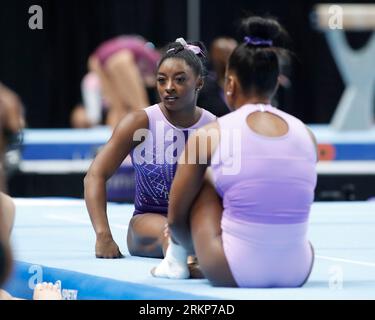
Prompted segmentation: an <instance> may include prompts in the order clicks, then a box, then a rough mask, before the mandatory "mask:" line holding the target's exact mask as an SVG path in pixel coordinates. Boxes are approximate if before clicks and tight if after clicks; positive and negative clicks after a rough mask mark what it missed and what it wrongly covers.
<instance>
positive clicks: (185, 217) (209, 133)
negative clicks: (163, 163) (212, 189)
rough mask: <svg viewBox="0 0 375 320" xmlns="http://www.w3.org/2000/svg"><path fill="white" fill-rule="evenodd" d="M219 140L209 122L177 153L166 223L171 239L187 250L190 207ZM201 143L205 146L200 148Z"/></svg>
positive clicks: (188, 249) (189, 237) (188, 247)
mask: <svg viewBox="0 0 375 320" xmlns="http://www.w3.org/2000/svg"><path fill="white" fill-rule="evenodd" d="M219 139H220V132H219V124H218V123H217V122H212V123H210V124H208V125H206V126H204V127H202V128H201V129H200V130H198V131H197V132H196V133H194V134H193V135H191V137H190V138H189V140H188V142H187V144H186V146H185V150H184V152H183V153H182V154H181V156H180V159H179V163H178V167H177V171H176V175H175V177H174V179H173V183H172V186H171V192H170V195H169V206H168V226H169V229H170V231H171V238H172V241H174V242H177V243H178V244H180V245H182V246H183V247H184V248H185V249H186V250H187V251H188V252H189V253H192V252H193V248H192V243H191V234H190V229H189V225H190V222H189V218H190V208H191V207H192V205H193V202H194V199H195V198H196V196H197V195H198V193H199V191H200V189H201V186H202V182H203V180H204V177H205V174H206V169H207V167H208V166H209V164H210V161H211V156H212V154H213V153H214V152H215V150H216V148H217V145H218V143H219ZM202 145H205V146H206V148H200V146H202ZM202 150H203V151H202ZM189 155H190V156H189Z"/></svg>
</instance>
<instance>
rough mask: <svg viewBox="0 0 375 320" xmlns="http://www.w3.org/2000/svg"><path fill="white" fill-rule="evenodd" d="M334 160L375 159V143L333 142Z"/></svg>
mask: <svg viewBox="0 0 375 320" xmlns="http://www.w3.org/2000/svg"><path fill="white" fill-rule="evenodd" d="M334 147H335V149H336V157H335V159H334V160H375V144H370V143H369V144H354V143H353V144H334Z"/></svg>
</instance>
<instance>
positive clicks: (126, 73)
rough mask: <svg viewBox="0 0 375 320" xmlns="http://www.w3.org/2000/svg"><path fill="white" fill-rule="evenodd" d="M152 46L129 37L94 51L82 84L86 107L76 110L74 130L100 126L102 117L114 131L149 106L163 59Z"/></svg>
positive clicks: (121, 37) (136, 38) (110, 41)
mask: <svg viewBox="0 0 375 320" xmlns="http://www.w3.org/2000/svg"><path fill="white" fill-rule="evenodd" d="M152 46H153V45H152V44H151V43H150V42H146V40H145V39H143V38H142V37H140V36H130V35H127V36H118V37H115V38H112V39H109V40H107V41H105V42H103V43H102V44H101V45H100V46H99V47H98V48H97V49H96V50H95V51H94V53H93V54H92V55H91V56H90V57H89V60H88V67H89V70H90V72H89V73H88V74H87V75H86V76H85V77H84V78H83V81H82V84H81V91H82V97H83V102H84V105H83V106H82V105H78V106H77V107H75V108H74V109H73V112H72V114H71V125H72V127H74V128H87V127H91V126H94V125H97V124H99V122H100V121H102V114H101V113H103V114H105V117H104V118H105V119H104V124H106V125H109V126H111V127H115V126H116V125H117V124H118V122H119V121H120V120H121V119H122V118H123V116H125V115H126V114H127V113H129V112H131V111H135V110H139V109H143V108H145V107H146V106H148V105H150V104H149V96H150V95H149V94H148V89H149V88H150V89H151V88H152V89H153V88H154V87H155V71H156V66H157V62H158V60H159V59H160V54H159V52H158V51H157V50H156V49H155V48H153V47H152ZM103 107H104V108H103ZM93 113H94V115H93ZM95 113H99V115H95Z"/></svg>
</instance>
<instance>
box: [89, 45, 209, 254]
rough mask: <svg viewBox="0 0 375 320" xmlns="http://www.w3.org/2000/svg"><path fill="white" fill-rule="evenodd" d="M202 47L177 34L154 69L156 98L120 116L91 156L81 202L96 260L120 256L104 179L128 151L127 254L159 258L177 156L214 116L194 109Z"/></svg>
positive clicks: (164, 244) (165, 240)
mask: <svg viewBox="0 0 375 320" xmlns="http://www.w3.org/2000/svg"><path fill="white" fill-rule="evenodd" d="M205 56H206V50H205V48H204V45H203V44H201V43H189V44H188V43H186V42H185V40H184V39H182V38H179V39H177V40H176V42H174V43H171V44H170V45H169V46H168V47H167V49H166V51H165V53H164V55H163V56H162V58H161V60H160V62H159V64H158V67H157V90H158V93H159V95H160V99H161V102H160V103H159V104H155V105H152V106H150V107H147V108H145V109H143V110H138V111H134V112H132V113H130V114H128V115H127V116H125V117H124V118H123V119H122V120H121V121H120V123H119V125H118V126H117V127H116V128H115V130H114V132H113V134H112V137H111V138H110V140H109V141H108V143H107V144H106V145H105V146H104V147H103V149H102V150H101V152H100V153H99V154H98V155H97V156H96V158H95V160H94V161H93V163H92V165H91V167H90V168H89V171H88V173H87V175H86V177H85V179H84V186H85V201H86V205H87V209H88V212H89V215H90V218H91V222H92V224H93V227H94V230H95V233H96V245H95V253H96V257H97V258H120V257H122V254H121V252H120V250H119V247H118V245H117V244H116V242H115V241H114V240H113V237H112V234H111V230H110V226H109V222H108V218H107V212H106V188H105V186H106V181H107V180H108V179H109V178H110V177H111V175H112V174H113V173H114V172H115V171H116V169H117V168H118V167H119V166H120V164H121V163H122V162H123V160H124V159H125V157H126V156H127V155H128V154H130V156H131V158H132V163H133V165H134V169H135V178H136V187H135V201H134V202H135V211H134V215H133V217H132V219H131V220H130V223H129V228H128V233H127V245H128V249H129V252H130V254H131V255H135V256H142V257H154V258H162V257H163V256H164V252H165V249H166V248H167V246H168V237H167V234H168V232H167V230H165V229H166V224H167V212H168V201H169V190H170V186H171V184H172V179H173V177H174V175H175V170H176V167H177V161H178V157H179V156H180V155H181V152H182V151H183V148H184V146H185V143H186V141H187V138H188V136H189V135H190V134H191V133H192V131H194V129H196V128H199V127H202V126H204V125H206V124H208V123H210V122H212V121H214V120H215V119H216V117H215V116H214V115H213V114H211V113H210V112H208V111H206V110H204V109H202V108H200V107H197V106H196V101H197V96H198V93H199V90H200V89H201V88H202V86H203V76H204V70H205V69H204V62H205Z"/></svg>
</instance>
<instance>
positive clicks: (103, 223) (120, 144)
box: [84, 110, 148, 259]
mask: <svg viewBox="0 0 375 320" xmlns="http://www.w3.org/2000/svg"><path fill="white" fill-rule="evenodd" d="M138 129H148V117H147V114H146V112H145V111H143V110H139V111H135V112H132V113H130V114H128V115H127V116H125V117H124V118H123V119H122V120H121V122H120V123H119V124H118V126H117V127H116V128H115V130H114V132H113V134H112V137H111V139H110V140H109V141H108V142H107V144H106V145H105V146H104V148H103V149H102V150H101V151H100V153H99V154H98V155H97V156H96V158H95V160H94V161H93V163H92V164H91V166H90V169H89V171H88V173H87V175H86V177H85V179H84V186H85V201H86V206H87V210H88V212H89V215H90V219H91V222H92V225H93V227H94V230H95V233H96V245H95V254H96V257H97V258H109V259H111V258H121V257H122V254H121V252H120V250H119V247H118V245H117V244H116V242H115V241H114V240H113V238H112V233H111V230H110V227H109V223H108V217H107V201H106V199H107V197H106V181H107V180H108V179H109V178H110V177H111V176H112V175H113V173H114V172H115V171H116V169H117V168H118V167H119V166H120V165H121V163H122V162H123V161H124V159H125V158H126V156H127V155H128V154H129V153H130V151H131V150H132V149H133V148H134V147H136V146H137V145H138V144H140V143H141V142H142V141H133V135H134V133H135V132H136V131H137V130H138Z"/></svg>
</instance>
